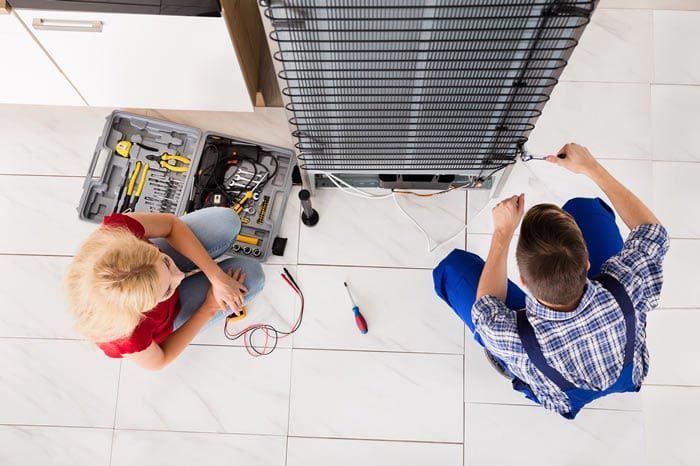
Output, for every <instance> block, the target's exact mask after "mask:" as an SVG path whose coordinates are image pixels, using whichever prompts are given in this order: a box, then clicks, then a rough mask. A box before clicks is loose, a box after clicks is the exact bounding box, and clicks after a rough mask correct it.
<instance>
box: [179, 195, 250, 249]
mask: <svg viewBox="0 0 700 466" xmlns="http://www.w3.org/2000/svg"><path fill="white" fill-rule="evenodd" d="M182 221H183V222H185V224H187V226H188V227H189V228H190V230H192V232H193V233H194V235H195V236H196V237H197V239H199V241H200V242H201V243H202V244H203V245H204V247H205V248H206V249H207V252H209V255H211V256H212V257H218V256H220V255H221V254H223V253H225V252H226V251H227V250H229V249H230V248H231V246H233V243H234V242H235V241H236V236H237V235H238V233H239V232H240V231H241V219H240V218H239V217H238V214H236V213H235V212H234V211H233V210H232V209H227V208H225V207H207V208H205V209H201V210H198V211H196V212H192V213H191V214H187V215H185V216H184V217H182Z"/></svg>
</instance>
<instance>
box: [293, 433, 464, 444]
mask: <svg viewBox="0 0 700 466" xmlns="http://www.w3.org/2000/svg"><path fill="white" fill-rule="evenodd" d="M289 437H291V438H303V439H319V440H347V441H351V442H352V441H360V442H389V443H419V444H421V443H422V444H438V445H462V442H458V441H454V442H452V441H449V440H412V439H391V438H369V437H331V436H316V435H290V436H289Z"/></svg>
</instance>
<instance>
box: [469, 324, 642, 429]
mask: <svg viewBox="0 0 700 466" xmlns="http://www.w3.org/2000/svg"><path fill="white" fill-rule="evenodd" d="M465 331H466V343H465V356H464V400H465V401H468V402H472V403H488V404H504V405H523V406H536V405H535V404H534V403H532V402H531V401H530V400H528V399H527V398H525V396H524V395H522V394H521V393H520V392H516V391H515V390H513V388H512V386H511V384H510V382H509V381H508V380H506V379H505V378H503V376H501V375H500V374H498V373H497V372H496V371H495V370H494V369H493V367H492V366H491V365H490V363H489V362H488V361H487V360H486V356H485V355H484V350H483V348H482V347H481V346H480V345H479V344H478V343H476V342H475V341H474V339H473V337H472V334H471V332H470V331H469V330H468V329H466V328H465ZM641 408H642V400H641V397H640V396H639V394H638V393H616V394H614V395H609V396H606V397H604V398H600V399H598V400H596V401H594V402H593V403H591V404H589V405H587V407H586V408H585V410H586V411H589V410H591V409H593V410H595V409H608V410H618V411H640V410H641ZM540 409H542V410H543V411H546V410H545V409H544V408H541V407H540ZM554 415H555V416H557V414H554Z"/></svg>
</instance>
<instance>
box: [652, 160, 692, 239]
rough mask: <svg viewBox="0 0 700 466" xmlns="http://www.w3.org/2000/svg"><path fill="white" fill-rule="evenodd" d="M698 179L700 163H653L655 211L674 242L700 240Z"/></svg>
mask: <svg viewBox="0 0 700 466" xmlns="http://www.w3.org/2000/svg"><path fill="white" fill-rule="evenodd" d="M698 179H700V164H698V163H684V162H654V163H653V199H654V202H653V210H654V212H656V214H657V216H658V217H659V220H661V222H662V223H663V224H664V226H665V227H666V228H667V229H668V231H669V233H670V235H671V237H672V238H693V239H700V203H698V202H696V200H697V199H698V197H699V196H700V185H699V184H698ZM672 247H673V246H672Z"/></svg>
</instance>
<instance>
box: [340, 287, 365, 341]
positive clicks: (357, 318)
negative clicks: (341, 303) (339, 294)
mask: <svg viewBox="0 0 700 466" xmlns="http://www.w3.org/2000/svg"><path fill="white" fill-rule="evenodd" d="M343 285H345V289H346V290H348V296H349V297H350V302H351V303H352V312H353V313H354V314H355V323H356V324H357V328H358V329H360V333H362V334H365V333H367V330H368V329H367V321H366V320H365V318H364V317H363V316H362V314H361V313H360V308H359V307H358V306H357V304H355V300H354V299H352V293H350V288H349V287H348V284H347V283H346V282H343Z"/></svg>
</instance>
